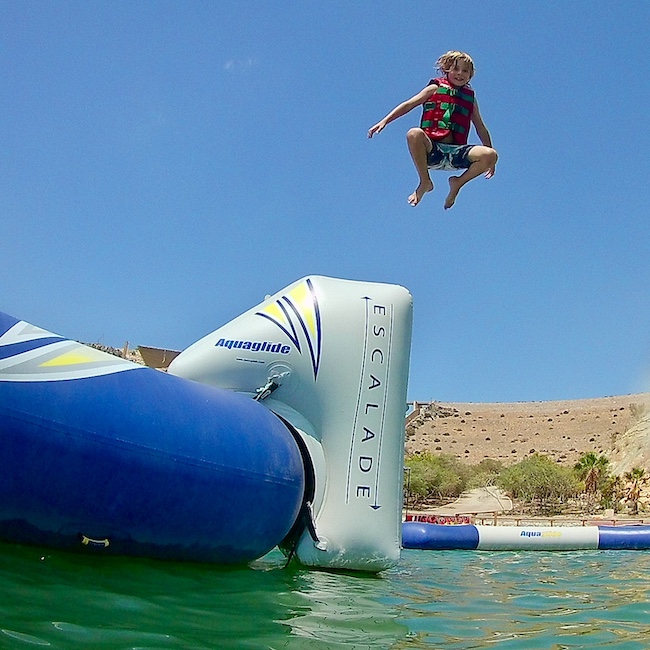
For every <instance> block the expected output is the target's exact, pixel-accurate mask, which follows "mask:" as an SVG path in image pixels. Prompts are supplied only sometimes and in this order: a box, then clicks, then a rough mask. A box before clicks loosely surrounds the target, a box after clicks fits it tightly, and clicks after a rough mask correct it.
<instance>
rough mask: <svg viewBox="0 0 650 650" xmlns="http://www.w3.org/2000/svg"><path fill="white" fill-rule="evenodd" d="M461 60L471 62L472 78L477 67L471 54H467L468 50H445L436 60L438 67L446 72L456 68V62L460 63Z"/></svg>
mask: <svg viewBox="0 0 650 650" xmlns="http://www.w3.org/2000/svg"><path fill="white" fill-rule="evenodd" d="M459 61H462V62H463V63H467V64H469V67H470V79H471V78H472V77H473V76H474V73H475V72H476V68H475V67H474V61H473V60H472V57H471V56H470V55H469V54H467V52H458V51H457V50H449V52H445V53H444V54H443V55H442V56H441V57H440V58H439V59H438V60H437V61H436V68H437V69H438V70H440V72H444V73H445V74H447V73H448V72H450V71H451V70H453V69H454V67H455V66H456V63H458V62H459Z"/></svg>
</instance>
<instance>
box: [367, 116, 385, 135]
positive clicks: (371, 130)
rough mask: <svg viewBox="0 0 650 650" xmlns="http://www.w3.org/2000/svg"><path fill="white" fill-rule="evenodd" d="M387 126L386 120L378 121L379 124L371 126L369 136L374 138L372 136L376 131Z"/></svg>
mask: <svg viewBox="0 0 650 650" xmlns="http://www.w3.org/2000/svg"><path fill="white" fill-rule="evenodd" d="M385 126H386V122H384V120H382V121H381V122H377V124H375V125H374V126H371V127H370V128H369V129H368V137H369V138H372V136H373V135H375V134H376V133H379V132H380V131H383V130H384V127H385Z"/></svg>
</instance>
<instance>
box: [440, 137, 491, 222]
mask: <svg viewBox="0 0 650 650" xmlns="http://www.w3.org/2000/svg"><path fill="white" fill-rule="evenodd" d="M497 158H498V156H497V152H496V151H495V150H494V149H492V147H484V146H482V145H476V146H474V147H472V148H471V149H470V150H469V153H468V154H467V160H469V161H470V163H471V165H470V166H469V167H468V168H467V169H466V170H465V171H464V172H463V173H462V174H461V175H460V176H451V177H450V178H449V194H448V195H447V198H446V199H445V210H448V209H449V208H451V206H452V205H454V202H455V201H456V197H457V196H458V192H460V188H461V187H463V185H465V183H468V182H469V181H471V180H472V179H473V178H476V177H477V176H480V175H481V174H484V173H485V172H486V171H488V169H492V168H493V167H494V165H496V164H497Z"/></svg>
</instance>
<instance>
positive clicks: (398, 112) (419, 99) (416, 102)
mask: <svg viewBox="0 0 650 650" xmlns="http://www.w3.org/2000/svg"><path fill="white" fill-rule="evenodd" d="M437 88H438V84H430V85H429V86H427V87H426V88H423V89H422V90H421V91H420V92H419V93H418V94H417V95H413V97H411V99H407V100H406V101H405V102H402V103H401V104H400V105H399V106H396V107H395V108H394V109H393V110H392V111H391V112H390V113H388V115H386V117H384V118H383V119H382V120H379V122H377V124H375V125H374V126H371V127H370V129H369V130H368V137H369V138H372V136H373V135H375V134H376V133H379V132H380V131H383V130H384V128H385V127H386V125H387V124H390V123H391V122H392V121H393V120H396V119H397V118H398V117H402V115H406V114H407V113H408V112H409V111H412V110H413V109H414V108H415V107H416V106H421V105H422V104H424V102H425V101H426V100H427V98H429V97H431V95H433V93H435V92H436V90H437Z"/></svg>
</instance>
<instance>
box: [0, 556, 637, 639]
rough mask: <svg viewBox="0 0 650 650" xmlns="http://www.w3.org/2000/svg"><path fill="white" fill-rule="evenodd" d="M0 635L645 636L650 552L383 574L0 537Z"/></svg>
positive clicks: (403, 568) (448, 562)
mask: <svg viewBox="0 0 650 650" xmlns="http://www.w3.org/2000/svg"><path fill="white" fill-rule="evenodd" d="M0 629H1V632H0V648H19V649H24V650H29V649H34V648H39V647H42V648H65V649H66V650H67V649H76V648H86V649H88V648H90V649H93V650H94V649H102V650H103V649H110V650H112V649H118V648H119V649H131V648H138V649H140V648H142V649H145V648H146V649H154V648H155V649H167V648H187V649H192V650H194V649H196V650H199V649H201V650H203V649H208V648H210V649H212V648H219V649H221V648H268V649H279V648H288V649H291V650H298V649H303V648H304V649H305V650H307V649H309V650H321V649H322V650H325V649H330V648H332V649H336V648H359V649H362V648H393V649H402V648H403V649H410V648H445V649H447V648H459V649H471V648H498V649H508V650H510V649H514V648H522V649H523V648H525V649H526V650H531V649H535V648H540V649H541V648H544V649H560V648H620V649H625V650H632V649H637V648H638V649H645V648H649V647H650V553H649V552H644V551H637V552H634V551H576V552H554V553H553V552H530V551H529V552H477V551H473V552H470V551H404V553H403V560H402V562H401V564H400V565H399V567H397V568H396V569H393V570H391V571H386V572H384V573H382V574H380V575H379V576H378V577H372V576H362V575H350V574H340V573H339V574H337V573H326V572H323V571H313V570H307V569H304V568H301V567H298V566H293V565H292V566H291V567H290V568H288V569H286V568H284V557H283V556H282V555H281V554H280V553H279V552H277V551H274V552H272V553H270V554H269V555H267V556H266V557H264V558H262V559H261V560H258V561H257V562H255V563H254V564H253V565H252V566H251V567H250V568H248V567H246V568H239V569H227V570H224V569H222V568H217V567H213V566H208V565H196V564H181V563H169V562H157V561H151V560H142V559H131V558H128V559H127V558H98V557H89V556H83V555H72V554H68V553H64V552H58V551H50V550H44V549H39V548H30V547H21V546H14V545H9V544H0Z"/></svg>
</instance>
